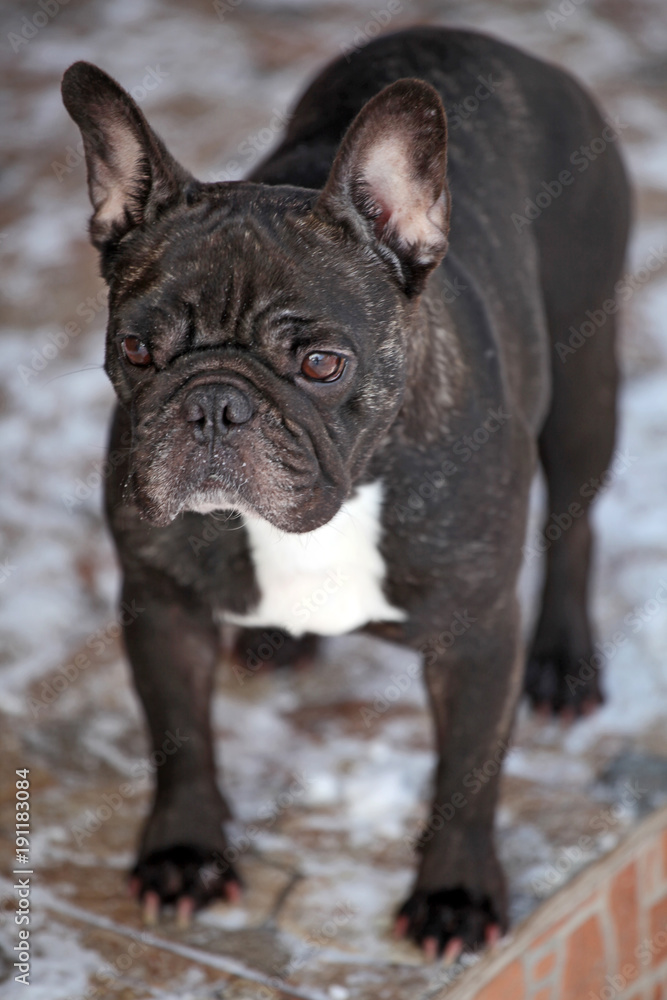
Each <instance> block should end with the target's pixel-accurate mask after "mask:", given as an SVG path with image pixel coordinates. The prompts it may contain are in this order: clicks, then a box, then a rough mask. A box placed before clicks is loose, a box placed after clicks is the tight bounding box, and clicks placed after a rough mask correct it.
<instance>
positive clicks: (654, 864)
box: [640, 838, 663, 899]
mask: <svg viewBox="0 0 667 1000" xmlns="http://www.w3.org/2000/svg"><path fill="white" fill-rule="evenodd" d="M662 866H663V852H662V844H661V841H658V840H657V838H656V839H654V840H652V841H651V843H649V844H648V845H646V846H645V847H644V849H643V850H642V852H641V870H642V884H641V886H640V895H641V897H642V898H643V899H646V898H649V899H650V898H653V899H655V897H656V896H657V895H659V894H660V887H661V885H662Z"/></svg>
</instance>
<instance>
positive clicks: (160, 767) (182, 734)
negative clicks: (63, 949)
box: [123, 571, 239, 919]
mask: <svg viewBox="0 0 667 1000" xmlns="http://www.w3.org/2000/svg"><path fill="white" fill-rule="evenodd" d="M123 601H124V602H125V603H126V606H129V607H134V608H136V610H137V614H136V618H135V620H133V621H132V622H131V624H129V625H128V626H127V627H126V629H125V644H126V647H127V651H128V655H129V658H130V662H131V664H132V670H133V672H134V682H135V685H136V689H137V691H138V693H139V697H140V698H141V701H142V704H143V707H144V711H145V713H146V717H147V720H148V725H149V729H150V734H151V741H152V745H153V751H154V756H153V757H152V758H151V759H152V760H153V761H154V764H155V775H156V792H155V800H154V803H153V808H152V812H151V815H150V816H149V818H148V821H147V823H146V826H145V828H144V833H143V837H142V840H141V846H140V851H139V858H138V861H137V865H136V867H135V869H134V872H133V887H134V889H135V891H136V893H137V894H138V895H139V896H140V898H141V899H142V901H143V904H144V910H145V914H146V916H147V918H148V919H151V918H154V917H156V916H157V913H158V912H159V908H160V906H161V905H162V904H163V903H172V902H177V903H178V904H179V915H180V916H181V917H183V918H184V919H187V916H188V912H189V910H191V909H193V908H196V907H199V906H201V905H204V904H205V903H206V902H208V901H209V900H210V899H212V898H214V897H216V896H225V895H226V896H228V897H235V896H236V895H237V893H238V888H239V880H238V878H237V876H236V874H235V872H234V870H233V868H232V866H231V865H230V864H229V863H228V862H227V861H226V859H225V851H226V847H227V845H226V841H225V837H224V833H223V830H222V822H223V820H225V819H227V818H228V817H229V809H228V807H227V804H226V802H225V800H224V798H223V797H222V795H221V793H220V791H219V790H218V787H217V784H216V778H215V763H214V754H213V739H212V733H211V722H210V697H211V688H212V680H213V672H214V668H215V665H216V661H217V657H218V645H219V640H218V631H217V628H216V626H215V623H214V621H213V618H212V615H211V610H210V609H209V608H208V607H206V606H205V605H204V604H203V602H201V601H199V599H198V598H197V597H196V596H195V595H192V594H191V593H190V592H185V591H184V590H183V589H182V588H179V587H177V585H176V584H174V583H173V582H172V581H170V580H169V579H167V578H166V577H165V576H164V575H162V574H158V573H152V572H148V571H146V573H145V574H144V573H142V575H141V576H140V577H139V576H137V577H135V578H129V579H128V578H126V580H125V586H124V590H123Z"/></svg>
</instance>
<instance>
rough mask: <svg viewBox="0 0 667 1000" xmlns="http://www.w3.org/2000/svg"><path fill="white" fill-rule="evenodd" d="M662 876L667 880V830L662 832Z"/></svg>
mask: <svg viewBox="0 0 667 1000" xmlns="http://www.w3.org/2000/svg"><path fill="white" fill-rule="evenodd" d="M662 877H663V880H664V881H665V882H667V830H664V831H663V834H662Z"/></svg>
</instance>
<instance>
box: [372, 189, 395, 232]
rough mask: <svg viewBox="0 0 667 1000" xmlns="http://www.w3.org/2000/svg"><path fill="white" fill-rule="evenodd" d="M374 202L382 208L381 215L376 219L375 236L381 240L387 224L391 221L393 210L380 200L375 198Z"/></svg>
mask: <svg viewBox="0 0 667 1000" xmlns="http://www.w3.org/2000/svg"><path fill="white" fill-rule="evenodd" d="M373 200H374V201H375V203H376V204H377V205H379V207H380V213H379V214H378V215H377V216H376V217H375V219H374V226H375V235H376V236H377V238H378V239H379V238H380V237H381V236H382V234H383V232H384V231H385V229H386V227H387V223H388V222H389V220H390V219H391V209H390V208H389V206H388V205H385V204H383V203H382V202H381V201H380V199H379V198H374V199H373Z"/></svg>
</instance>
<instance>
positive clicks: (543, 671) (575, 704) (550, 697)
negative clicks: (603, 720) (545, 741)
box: [524, 649, 604, 719]
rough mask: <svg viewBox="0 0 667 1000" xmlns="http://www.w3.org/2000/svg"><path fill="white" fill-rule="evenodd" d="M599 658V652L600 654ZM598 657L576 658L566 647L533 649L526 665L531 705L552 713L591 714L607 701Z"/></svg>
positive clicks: (567, 716)
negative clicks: (597, 660)
mask: <svg viewBox="0 0 667 1000" xmlns="http://www.w3.org/2000/svg"><path fill="white" fill-rule="evenodd" d="M598 658H599V654H598ZM595 662H596V660H595V656H594V655H593V654H592V653H591V655H590V656H583V657H575V656H573V655H572V654H571V653H569V652H568V651H566V650H563V649H555V650H553V651H551V652H538V651H536V650H533V652H532V653H531V655H530V656H529V658H528V663H527V665H526V676H525V681H524V690H525V693H526V694H527V696H528V700H529V702H530V704H531V707H532V708H534V709H535V710H536V711H538V712H541V713H543V714H549V715H560V716H561V717H562V718H566V719H567V718H570V719H573V718H577V717H578V716H581V715H589V714H590V713H591V712H592V711H594V710H595V709H596V708H597V707H598V706H599V705H601V704H602V702H603V701H604V696H603V694H602V691H601V689H600V667H599V666H595V667H594V666H593V663H595Z"/></svg>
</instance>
